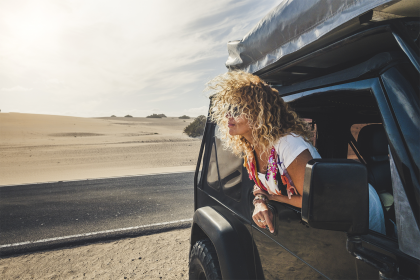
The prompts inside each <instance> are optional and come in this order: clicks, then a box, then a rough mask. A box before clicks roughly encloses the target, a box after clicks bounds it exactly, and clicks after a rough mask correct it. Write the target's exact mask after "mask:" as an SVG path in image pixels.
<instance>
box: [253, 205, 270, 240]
mask: <svg viewBox="0 0 420 280" xmlns="http://www.w3.org/2000/svg"><path fill="white" fill-rule="evenodd" d="M252 219H253V220H254V222H255V223H256V224H257V225H258V226H259V227H260V228H265V227H266V226H268V228H269V229H270V232H271V233H273V232H274V226H273V213H271V210H270V209H268V206H267V204H265V203H264V202H262V201H261V202H256V203H255V208H254V213H253V214H252Z"/></svg>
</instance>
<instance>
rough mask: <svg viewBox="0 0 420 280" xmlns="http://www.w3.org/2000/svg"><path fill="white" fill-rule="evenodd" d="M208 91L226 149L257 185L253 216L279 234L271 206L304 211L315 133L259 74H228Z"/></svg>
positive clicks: (313, 153) (209, 84)
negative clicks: (284, 205) (238, 158)
mask: <svg viewBox="0 0 420 280" xmlns="http://www.w3.org/2000/svg"><path fill="white" fill-rule="evenodd" d="M208 89H209V90H211V91H215V93H216V94H215V95H214V96H213V99H212V103H213V105H212V108H211V112H212V119H213V121H215V122H217V124H218V125H219V128H220V132H221V137H222V140H223V143H224V145H225V147H226V148H228V149H231V150H232V152H233V153H235V154H236V155H238V156H243V157H244V161H245V163H244V165H245V166H246V168H247V170H248V174H249V177H250V179H252V180H254V182H255V186H254V195H255V198H254V201H253V203H254V205H255V209H254V213H253V216H252V218H253V220H254V222H255V223H256V224H257V225H258V226H259V227H261V228H265V227H266V226H268V227H269V229H270V231H271V232H274V227H273V215H272V213H271V211H270V210H269V209H268V207H267V204H266V202H267V201H268V200H273V201H278V202H282V203H287V204H290V205H293V206H295V207H299V208H301V207H302V193H303V179H304V174H305V168H306V163H307V162H308V161H309V160H311V159H313V158H320V155H319V153H318V152H317V150H316V149H315V148H314V147H313V146H312V144H311V136H312V133H311V131H310V130H309V128H308V126H307V124H306V122H304V121H303V120H301V119H299V118H298V117H297V115H296V113H295V112H294V111H293V110H291V109H290V107H289V106H288V104H287V103H285V102H284V101H283V99H282V98H281V97H280V96H279V94H278V91H277V90H276V89H273V88H271V87H270V86H269V85H268V84H267V83H265V82H264V81H263V80H261V79H260V78H259V77H258V76H255V75H252V74H250V73H246V72H242V71H234V72H228V73H226V74H224V75H220V76H218V77H216V78H215V79H213V80H212V81H210V82H209V83H208ZM371 189H372V190H373V188H372V187H371V186H369V190H371ZM376 197H377V194H376ZM377 199H378V201H379V197H377ZM379 210H381V212H382V209H379ZM382 220H383V213H382ZM383 228H384V227H383ZM381 231H382V230H381ZM383 231H384V230H383Z"/></svg>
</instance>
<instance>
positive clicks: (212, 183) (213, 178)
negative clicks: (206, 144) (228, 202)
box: [207, 138, 220, 190]
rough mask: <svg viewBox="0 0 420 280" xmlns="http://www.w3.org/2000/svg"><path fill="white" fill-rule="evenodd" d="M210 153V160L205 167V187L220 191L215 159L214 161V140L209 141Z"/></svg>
mask: <svg viewBox="0 0 420 280" xmlns="http://www.w3.org/2000/svg"><path fill="white" fill-rule="evenodd" d="M211 141H212V144H211V153H210V160H209V165H208V167H207V185H208V186H209V187H210V188H213V189H215V190H220V184H219V171H218V168H217V159H216V143H215V141H214V138H213V139H212V140H211Z"/></svg>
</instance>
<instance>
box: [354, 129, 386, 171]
mask: <svg viewBox="0 0 420 280" xmlns="http://www.w3.org/2000/svg"><path fill="white" fill-rule="evenodd" d="M357 148H358V149H359V152H360V154H361V155H362V157H363V158H364V159H365V160H366V161H367V162H368V163H369V162H372V161H373V162H378V161H384V160H388V139H387V137H386V133H385V129H384V127H383V125H382V124H371V125H367V126H365V127H363V128H362V129H361V130H360V132H359V137H358V138H357Z"/></svg>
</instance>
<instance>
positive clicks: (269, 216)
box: [263, 210, 274, 233]
mask: <svg viewBox="0 0 420 280" xmlns="http://www.w3.org/2000/svg"><path fill="white" fill-rule="evenodd" d="M263 215H264V220H265V222H266V224H267V226H268V228H269V230H270V232H271V233H274V225H273V213H271V211H270V210H268V211H266V212H263Z"/></svg>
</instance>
